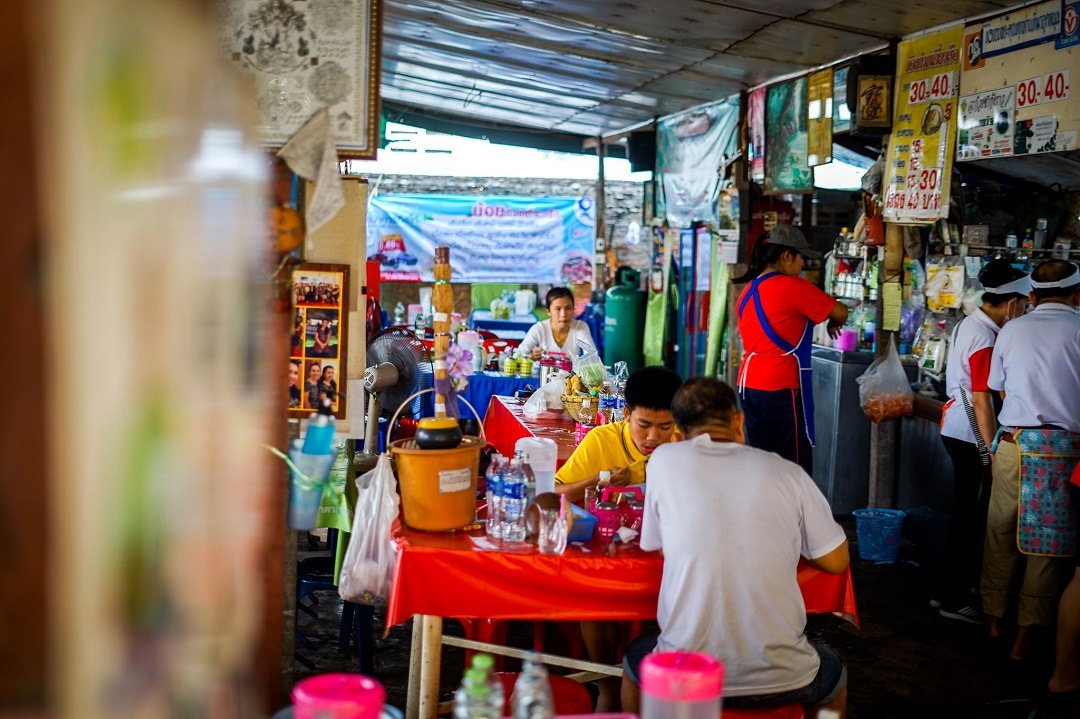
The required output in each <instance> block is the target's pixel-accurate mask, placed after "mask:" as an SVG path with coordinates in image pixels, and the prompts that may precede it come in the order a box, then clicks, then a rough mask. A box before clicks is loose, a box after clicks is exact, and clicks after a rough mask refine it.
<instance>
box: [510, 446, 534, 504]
mask: <svg viewBox="0 0 1080 719" xmlns="http://www.w3.org/2000/svg"><path fill="white" fill-rule="evenodd" d="M514 457H515V458H517V459H520V460H521V473H522V474H523V475H525V506H526V507H528V506H529V504H531V503H532V501H533V500H534V499H536V473H534V472H533V468H532V465H531V464H529V453H528V452H526V451H525V450H522V449H517V450H514Z"/></svg>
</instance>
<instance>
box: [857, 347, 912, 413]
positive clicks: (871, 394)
mask: <svg viewBox="0 0 1080 719" xmlns="http://www.w3.org/2000/svg"><path fill="white" fill-rule="evenodd" d="M855 381H856V382H857V383H858V385H859V406H861V407H862V411H863V413H864V414H866V416H867V418H868V419H869V420H870V421H871V422H874V423H877V422H880V421H881V420H883V419H893V418H894V417H903V416H904V415H906V414H911V413H912V411H913V410H914V402H915V395H914V393H912V391H911V385H910V384H909V383H908V378H907V374H906V373H905V372H904V366H903V365H902V364H900V355H899V354H897V352H896V343H895V342H894V341H893V339H892V338H891V337H890V338H889V351H888V352H886V353H885V354H884V355H882V356H881V357H878V358H877V359H876V360H874V361H873V362H872V363H871V364H870V366H869V367H867V369H866V371H865V372H863V374H862V376H861V377H859V378H858V379H856V380H855Z"/></svg>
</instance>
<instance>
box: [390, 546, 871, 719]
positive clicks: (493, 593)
mask: <svg viewBox="0 0 1080 719" xmlns="http://www.w3.org/2000/svg"><path fill="white" fill-rule="evenodd" d="M395 536H396V541H397V546H398V557H397V564H396V566H395V568H394V582H393V586H392V587H391V590H390V598H389V603H388V605H387V609H386V622H387V626H391V625H394V624H400V623H401V622H404V621H406V620H407V619H409V618H410V617H412V616H414V615H416V616H415V621H414V624H413V640H412V655H411V657H410V664H409V695H408V706H407V708H406V719H418V718H421V719H432V718H433V717H435V715H436V713H437V709H438V691H439V668H440V663H441V659H442V644H443V643H444V640H443V636H442V621H443V617H453V618H460V619H495V620H510V619H523V620H556V621H565V620H582V619H585V620H588V619H607V620H634V619H653V618H655V617H656V600H657V595H658V593H659V591H660V576H661V572H662V569H663V561H664V560H663V556H662V555H661V554H660V553H658V552H643V551H642V550H641V548H640V547H638V546H637V545H636V544H630V545H621V544H615V545H613V544H611V543H609V542H607V541H605V540H594V541H593V542H591V543H589V544H587V545H585V547H584V548H582V547H579V546H576V545H571V546H570V547H569V548H567V550H566V553H565V554H563V555H542V554H540V553H539V552H538V551H537V550H536V548H535V547H533V546H531V545H505V546H504V545H500V544H499V543H497V542H493V541H491V540H489V539H488V538H487V537H486V536H484V534H483V531H482V530H477V531H473V532H457V533H427V532H418V531H414V530H411V529H408V528H404V527H399V528H398V529H397V531H396V533H395ZM799 588H800V589H801V590H802V594H803V601H804V602H805V604H806V611H807V613H810V614H813V613H821V612H832V613H837V614H841V615H843V616H844V617H845V618H846V619H848V620H849V621H852V622H855V623H857V622H858V613H857V610H856V605H855V592H854V587H853V585H852V582H851V573H850V571H845V572H844V573H843V574H828V573H826V572H822V571H820V570H817V569H814V568H813V567H810V566H809V565H807V564H805V563H803V564H800V566H799ZM446 643H453V644H455V645H460V646H466V647H469V648H478V647H477V643H476V642H470V641H469V640H460V639H453V640H451V638H447V641H446ZM483 648H484V649H487V650H489V651H490V650H491V649H490V647H488V646H484V647H483ZM514 651H515V650H509V652H508V653H510V655H511V656H516V655H517V654H515V653H513V652H514ZM557 660H558V658H551V657H547V656H545V661H548V662H550V663H558V664H560V665H562V666H569V667H571V668H575V669H583V670H587V671H594V672H602V673H606V674H611V675H618V674H620V673H621V672H620V671H619V670H618V669H617V668H613V667H605V666H603V665H596V664H593V663H591V662H583V661H578V660H565V661H557Z"/></svg>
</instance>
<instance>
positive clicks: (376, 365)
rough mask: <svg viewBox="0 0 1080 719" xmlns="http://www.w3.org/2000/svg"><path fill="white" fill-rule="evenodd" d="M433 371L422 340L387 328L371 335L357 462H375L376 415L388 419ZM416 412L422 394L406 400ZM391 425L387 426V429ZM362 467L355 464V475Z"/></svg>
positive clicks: (428, 380) (429, 380) (428, 381)
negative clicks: (364, 421) (363, 423)
mask: <svg viewBox="0 0 1080 719" xmlns="http://www.w3.org/2000/svg"><path fill="white" fill-rule="evenodd" d="M433 377H434V373H433V370H432V367H431V359H430V356H429V353H428V350H427V347H425V346H424V343H423V342H421V341H420V340H419V339H418V338H417V337H416V335H414V334H413V333H412V332H409V331H408V330H404V329H401V328H395V327H391V328H389V329H386V330H383V331H382V332H380V333H379V334H377V335H375V336H374V337H372V338H371V341H370V342H368V346H367V369H366V370H365V371H364V390H366V393H367V426H366V427H365V431H364V451H363V453H362V454H360V455H358V460H359V462H361V463H362V465H367V463H368V462H369V461H370V464H371V466H372V467H373V466H374V465H375V459H376V458H377V457H378V454H379V452H378V442H379V417H380V416H383V417H386V418H387V419H389V418H390V417H391V416H393V414H394V412H396V411H397V409H398V407H400V406H401V405H402V403H403V402H405V400H407V399H408V398H409V397H410V396H411V395H413V394H415V393H417V392H419V391H420V390H423V389H429V388H430V387H431V386H432V383H433ZM410 405H411V407H410V409H411V410H412V414H413V415H416V414H417V413H419V412H420V409H421V407H422V406H423V397H416V398H414V399H413V400H412V402H411V403H410ZM391 429H392V428H391V427H388V428H387V432H389V431H390V430H391ZM363 468H364V467H363V466H361V465H358V466H357V473H358V474H359V473H360V472H361V470H362V469H363Z"/></svg>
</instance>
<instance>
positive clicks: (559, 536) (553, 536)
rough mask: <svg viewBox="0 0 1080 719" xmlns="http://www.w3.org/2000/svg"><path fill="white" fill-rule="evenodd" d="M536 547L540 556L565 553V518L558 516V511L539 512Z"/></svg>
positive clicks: (545, 510) (543, 510) (544, 510)
mask: <svg viewBox="0 0 1080 719" xmlns="http://www.w3.org/2000/svg"><path fill="white" fill-rule="evenodd" d="M536 546H537V548H538V549H539V550H540V553H541V554H562V553H563V552H564V551H566V517H564V516H562V515H560V514H559V510H557V509H541V510H540V527H539V534H538V535H537V538H536Z"/></svg>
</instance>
